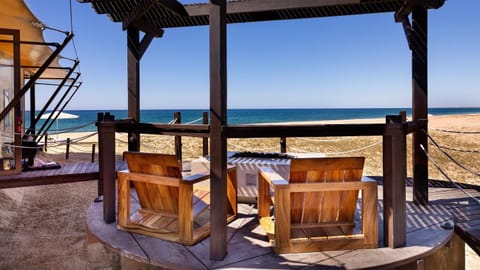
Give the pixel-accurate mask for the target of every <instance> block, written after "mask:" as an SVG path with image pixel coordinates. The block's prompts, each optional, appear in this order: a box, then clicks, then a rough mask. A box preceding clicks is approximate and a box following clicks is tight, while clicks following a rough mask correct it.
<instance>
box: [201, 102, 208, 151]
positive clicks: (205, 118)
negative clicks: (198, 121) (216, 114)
mask: <svg viewBox="0 0 480 270" xmlns="http://www.w3.org/2000/svg"><path fill="white" fill-rule="evenodd" d="M202 117H203V121H202V123H203V124H204V125H208V112H203V113H202ZM202 156H204V157H205V156H208V138H203V151H202Z"/></svg>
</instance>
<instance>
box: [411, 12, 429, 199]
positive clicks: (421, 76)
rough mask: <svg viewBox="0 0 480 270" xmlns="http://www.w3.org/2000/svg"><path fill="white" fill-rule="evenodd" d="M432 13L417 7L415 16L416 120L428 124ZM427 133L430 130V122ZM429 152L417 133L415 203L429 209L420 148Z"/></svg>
mask: <svg viewBox="0 0 480 270" xmlns="http://www.w3.org/2000/svg"><path fill="white" fill-rule="evenodd" d="M427 15H428V13H427V10H426V9H425V8H424V7H422V6H417V7H416V8H414V9H413V13H412V29H413V46H412V78H413V83H412V86H413V93H412V94H413V96H412V102H413V104H412V118H413V119H412V120H413V121H415V120H418V119H427V120H428V58H427V53H428V50H427V49H428V46H427V36H428V35H427V34H428V32H427V30H428V16H427ZM425 129H427V130H428V122H427V126H426V127H425ZM420 145H423V147H424V148H425V150H426V151H428V138H427V135H426V134H425V133H424V132H423V131H422V130H417V131H414V132H413V142H412V151H413V153H412V158H413V162H412V163H413V201H414V202H415V203H418V204H422V205H425V204H427V203H428V158H427V156H426V155H425V153H424V152H423V151H422V149H421V148H420Z"/></svg>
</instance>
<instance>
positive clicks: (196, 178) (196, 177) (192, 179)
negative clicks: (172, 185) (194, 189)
mask: <svg viewBox="0 0 480 270" xmlns="http://www.w3.org/2000/svg"><path fill="white" fill-rule="evenodd" d="M209 178H210V173H208V172H203V173H197V174H192V175H188V176H185V177H184V178H183V179H182V180H183V181H184V182H188V183H191V184H195V183H198V182H201V181H204V180H207V179H209Z"/></svg>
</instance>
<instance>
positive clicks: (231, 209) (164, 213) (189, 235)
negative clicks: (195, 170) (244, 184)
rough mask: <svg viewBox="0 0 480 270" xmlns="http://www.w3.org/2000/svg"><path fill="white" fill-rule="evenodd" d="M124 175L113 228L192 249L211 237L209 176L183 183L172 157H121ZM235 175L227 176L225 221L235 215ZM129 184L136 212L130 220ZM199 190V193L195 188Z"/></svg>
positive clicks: (135, 154)
mask: <svg viewBox="0 0 480 270" xmlns="http://www.w3.org/2000/svg"><path fill="white" fill-rule="evenodd" d="M124 157H125V160H126V162H127V164H128V170H126V171H121V172H118V228H119V229H122V230H127V231H131V232H135V233H140V234H145V235H149V236H153V237H158V238H161V239H164V240H168V241H174V242H179V243H182V244H186V245H193V244H195V243H197V242H198V241H200V240H202V239H203V238H205V237H207V236H208V235H209V234H210V207H209V206H210V192H209V185H208V183H203V184H204V185H203V186H202V185H201V184H199V185H194V184H197V183H200V182H201V181H204V180H208V179H209V175H208V174H207V173H206V174H197V175H191V176H188V177H182V174H181V165H180V164H179V162H178V161H177V159H176V157H175V155H163V154H153V153H140V152H125V153H124ZM236 177H237V174H236V169H235V168H230V169H229V171H228V184H227V193H228V194H225V195H226V196H228V206H227V211H228V218H227V222H229V221H231V220H233V219H234V218H235V217H236V214H237V193H236V185H237V184H236V182H237V178H236ZM130 182H133V183H134V187H135V191H136V193H137V196H138V201H139V203H140V207H141V208H140V209H139V210H138V211H137V212H135V213H134V214H133V215H130V202H131V201H130V200H131V199H130V195H131V194H130ZM198 186H199V187H198Z"/></svg>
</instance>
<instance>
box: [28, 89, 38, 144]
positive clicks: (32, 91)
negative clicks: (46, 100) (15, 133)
mask: <svg viewBox="0 0 480 270" xmlns="http://www.w3.org/2000/svg"><path fill="white" fill-rule="evenodd" d="M35 99H36V97H35V84H32V87H30V128H29V129H30V134H31V135H32V136H33V137H35V135H36V128H37V127H36V125H35V109H36V108H35V107H36V106H35V104H36V101H35Z"/></svg>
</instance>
